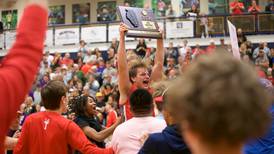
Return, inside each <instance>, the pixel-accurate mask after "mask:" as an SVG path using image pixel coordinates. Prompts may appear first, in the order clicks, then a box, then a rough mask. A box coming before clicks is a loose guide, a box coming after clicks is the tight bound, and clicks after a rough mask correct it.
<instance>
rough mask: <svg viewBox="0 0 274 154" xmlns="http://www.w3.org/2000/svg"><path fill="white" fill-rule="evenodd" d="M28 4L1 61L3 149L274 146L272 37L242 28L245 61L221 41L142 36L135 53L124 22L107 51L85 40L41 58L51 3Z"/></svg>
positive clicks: (253, 151) (267, 151) (264, 152)
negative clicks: (262, 38)
mask: <svg viewBox="0 0 274 154" xmlns="http://www.w3.org/2000/svg"><path fill="white" fill-rule="evenodd" d="M30 2H32V3H31V5H29V6H28V7H26V9H25V12H24V14H23V17H22V20H21V22H20V25H19V27H18V31H17V32H18V35H17V40H16V43H15V45H14V46H13V48H12V49H11V51H10V53H9V54H8V55H7V56H6V57H5V58H4V59H3V62H2V64H1V70H0V74H1V75H0V76H1V83H0V85H1V88H0V89H1V92H2V96H1V98H0V100H1V102H2V103H0V107H1V111H3V112H1V114H0V115H1V117H3V120H2V121H3V126H2V124H1V129H0V130H1V131H0V133H1V134H0V137H1V142H0V143H1V144H0V145H1V146H0V152H2V151H1V150H2V148H3V146H4V148H5V149H7V150H9V151H7V153H22V154H30V153H31V154H32V153H33V154H34V153H98V154H99V153H100V154H101V153H103V154H104V153H105V154H110V153H120V154H134V153H141V154H144V153H146V154H151V153H159V154H161V153H163V154H168V153H170V154H177V153H185V154H188V153H201V154H203V153H205V154H206V153H210V154H214V153H216V154H217V153H218V154H222V153H223V154H225V153H231V154H234V153H235V154H238V153H241V152H243V153H245V154H272V153H273V152H274V143H273V139H274V135H273V129H274V123H273V122H272V123H271V118H272V120H273V119H274V117H273V113H274V105H273V99H274V98H273V94H274V93H273V92H274V91H273V83H274V79H273V75H274V73H273V72H274V71H273V70H274V65H273V63H274V48H269V47H268V44H267V43H266V42H262V43H260V44H259V45H258V46H257V45H253V44H252V43H251V42H250V41H249V40H248V39H247V38H246V36H245V35H244V34H243V33H242V31H241V29H238V31H237V35H238V41H239V47H240V54H241V61H239V60H237V59H236V58H233V56H232V51H231V46H230V45H229V44H226V43H225V42H224V40H223V39H221V40H220V45H218V46H217V45H215V42H214V40H211V41H210V42H209V45H208V46H207V47H200V45H199V44H197V45H196V46H195V47H191V46H189V44H188V41H187V40H183V41H182V45H179V46H176V47H175V46H174V45H173V43H172V42H170V43H169V46H168V47H167V48H164V40H163V39H157V41H156V43H157V47H156V48H152V47H149V46H148V45H147V44H146V40H145V39H140V41H139V43H138V44H137V45H136V48H135V49H128V48H126V47H125V43H126V42H125V33H126V31H127V30H128V27H127V26H126V25H125V24H123V23H121V24H120V28H119V31H120V38H119V41H118V40H117V39H113V40H112V43H111V44H110V47H109V48H108V50H107V52H103V51H100V50H99V49H98V48H96V49H94V50H90V49H89V48H88V47H87V46H86V43H85V41H84V40H82V41H80V47H79V51H77V56H76V57H71V55H70V53H64V54H61V53H59V52H56V53H49V52H45V53H44V54H43V55H42V52H43V39H44V36H45V30H46V25H47V24H46V19H47V12H46V11H45V7H46V2H45V1H43V2H42V1H38V0H30ZM33 3H34V4H33ZM36 14H40V15H41V16H39V17H37V16H36ZM33 27H36V28H33ZM23 51H24V52H23ZM41 59H42V60H41ZM39 63H40V67H39V71H38V73H35V72H36V71H37V67H38V65H39ZM34 78H35V79H34ZM31 85H32V87H31ZM4 88H5V89H4ZM29 89H30V91H29V93H28V94H27V92H28V90H29ZM26 94H27V95H26ZM19 106H20V108H19ZM18 108H19V110H18ZM270 112H271V113H272V115H271V113H270ZM271 116H272V117H271ZM2 127H3V128H2ZM4 136H5V137H6V139H5V144H3V141H2V140H4ZM255 138H256V139H255ZM243 145H244V146H243ZM243 147H244V148H243Z"/></svg>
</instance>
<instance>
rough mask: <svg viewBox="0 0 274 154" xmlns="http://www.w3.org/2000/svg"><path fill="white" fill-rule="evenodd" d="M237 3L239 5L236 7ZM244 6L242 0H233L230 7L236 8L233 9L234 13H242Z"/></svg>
mask: <svg viewBox="0 0 274 154" xmlns="http://www.w3.org/2000/svg"><path fill="white" fill-rule="evenodd" d="M237 5H238V6H239V7H236V6H237ZM243 6H244V4H243V3H241V2H231V3H230V8H234V9H232V14H242V13H243V11H242V9H241V8H240V7H243Z"/></svg>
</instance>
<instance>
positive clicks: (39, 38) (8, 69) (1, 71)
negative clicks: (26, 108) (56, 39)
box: [0, 5, 48, 123]
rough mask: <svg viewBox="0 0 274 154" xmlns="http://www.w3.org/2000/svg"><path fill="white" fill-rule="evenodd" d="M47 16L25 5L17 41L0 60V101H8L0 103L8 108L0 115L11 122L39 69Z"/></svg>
mask: <svg viewBox="0 0 274 154" xmlns="http://www.w3.org/2000/svg"><path fill="white" fill-rule="evenodd" d="M47 15H48V14H47V11H46V10H45V9H44V8H42V7H40V6H38V5H31V6H28V7H27V8H26V9H25V10H24V13H23V16H22V18H21V22H20V24H19V26H18V29H17V36H16V42H15V44H14V45H13V47H12V48H11V49H10V51H9V54H8V55H7V56H6V57H5V58H4V60H3V62H2V66H1V68H0V85H1V86H2V90H0V92H1V93H2V97H0V100H8V102H2V103H0V108H2V109H4V108H6V109H9V110H5V111H4V112H1V113H0V116H1V117H4V118H5V120H8V121H10V120H11V119H13V118H14V117H15V114H16V110H18V108H19V105H20V104H21V103H22V102H23V100H24V97H25V95H26V94H27V92H28V90H29V89H30V87H31V84H32V82H33V80H34V76H35V75H36V72H37V71H38V67H39V65H40V61H41V59H42V53H43V46H44V45H43V44H44V38H45V31H46V28H47V18H48V16H47ZM3 123H8V122H6V121H3Z"/></svg>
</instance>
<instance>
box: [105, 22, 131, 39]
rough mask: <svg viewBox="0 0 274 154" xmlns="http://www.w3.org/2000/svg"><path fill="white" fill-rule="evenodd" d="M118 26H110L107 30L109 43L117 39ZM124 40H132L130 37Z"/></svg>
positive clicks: (118, 35)
mask: <svg viewBox="0 0 274 154" xmlns="http://www.w3.org/2000/svg"><path fill="white" fill-rule="evenodd" d="M119 37H120V33H119V25H110V26H109V28H108V40H109V41H110V42H111V40H112V39H113V38H117V39H119ZM125 40H134V38H132V37H126V38H125Z"/></svg>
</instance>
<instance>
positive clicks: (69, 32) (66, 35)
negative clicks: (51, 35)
mask: <svg viewBox="0 0 274 154" xmlns="http://www.w3.org/2000/svg"><path fill="white" fill-rule="evenodd" d="M78 43H79V28H66V29H56V30H55V45H64V44H78Z"/></svg>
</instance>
